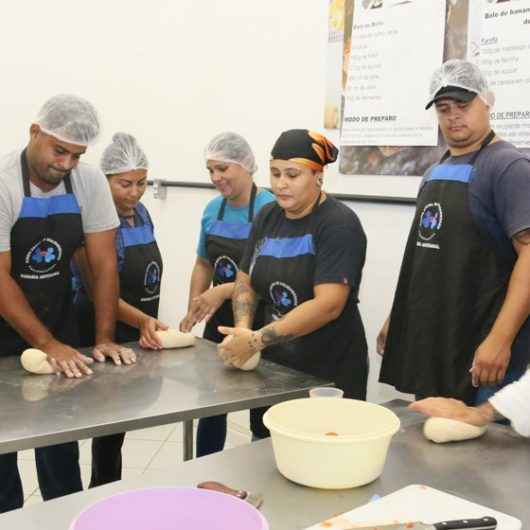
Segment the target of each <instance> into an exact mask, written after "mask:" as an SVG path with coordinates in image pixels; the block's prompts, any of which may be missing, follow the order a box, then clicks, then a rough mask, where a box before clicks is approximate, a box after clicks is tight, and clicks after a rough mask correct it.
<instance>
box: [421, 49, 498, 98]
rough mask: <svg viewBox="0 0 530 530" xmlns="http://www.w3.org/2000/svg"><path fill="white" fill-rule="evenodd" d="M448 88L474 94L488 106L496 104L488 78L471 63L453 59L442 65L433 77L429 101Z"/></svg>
mask: <svg viewBox="0 0 530 530" xmlns="http://www.w3.org/2000/svg"><path fill="white" fill-rule="evenodd" d="M448 86H450V87H457V88H463V89H464V90H468V91H469V92H474V93H475V94H477V95H478V96H479V97H480V98H481V99H482V100H483V101H484V103H486V105H488V106H492V105H493V103H494V97H493V93H492V92H490V89H489V85H488V81H487V79H486V77H485V76H484V74H483V73H482V72H481V71H480V69H479V67H478V66H477V65H475V64H473V63H471V62H469V61H463V60H462V59H451V60H449V61H446V62H445V63H444V64H442V66H440V68H438V69H437V70H436V71H435V72H434V73H433V75H432V77H431V85H430V90H429V100H430V101H431V100H432V99H433V98H434V97H435V96H436V94H437V92H438V91H439V90H441V89H442V88H445V87H448Z"/></svg>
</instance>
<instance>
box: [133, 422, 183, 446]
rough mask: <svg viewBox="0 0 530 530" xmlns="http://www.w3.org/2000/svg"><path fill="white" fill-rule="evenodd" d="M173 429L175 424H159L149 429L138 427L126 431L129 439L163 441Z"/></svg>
mask: <svg viewBox="0 0 530 530" xmlns="http://www.w3.org/2000/svg"><path fill="white" fill-rule="evenodd" d="M174 430H175V424H174V423H172V424H169V425H160V426H158V427H151V428H150V429H138V430H137V431H130V432H128V433H127V438H129V439H131V440H153V441H160V442H164V441H166V440H167V439H168V437H169V436H170V435H171V434H172V433H173V431H174Z"/></svg>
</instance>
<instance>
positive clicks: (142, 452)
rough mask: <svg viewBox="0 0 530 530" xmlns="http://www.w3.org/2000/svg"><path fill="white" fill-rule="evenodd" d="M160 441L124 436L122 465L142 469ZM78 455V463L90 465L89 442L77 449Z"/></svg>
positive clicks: (90, 448)
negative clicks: (133, 438)
mask: <svg viewBox="0 0 530 530" xmlns="http://www.w3.org/2000/svg"><path fill="white" fill-rule="evenodd" d="M162 443H163V442H160V441H155V440H132V439H130V438H128V437H126V438H125V441H124V442H123V447H122V460H123V466H124V467H136V468H142V469H143V468H144V467H145V466H146V465H147V464H148V463H149V460H151V458H152V457H153V456H154V454H155V453H156V452H157V451H158V449H159V448H160V446H161V445H162ZM79 455H80V456H79V463H80V464H81V465H89V466H90V465H91V464H92V446H91V444H85V445H83V446H82V447H81V448H80V450H79Z"/></svg>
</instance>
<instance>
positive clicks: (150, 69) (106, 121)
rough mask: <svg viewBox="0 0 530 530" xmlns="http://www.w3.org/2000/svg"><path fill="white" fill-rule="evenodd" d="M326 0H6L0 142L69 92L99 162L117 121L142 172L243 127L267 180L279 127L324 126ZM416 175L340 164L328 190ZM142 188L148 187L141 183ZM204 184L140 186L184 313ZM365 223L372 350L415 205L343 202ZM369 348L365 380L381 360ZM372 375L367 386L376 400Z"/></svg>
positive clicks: (393, 185) (402, 182)
mask: <svg viewBox="0 0 530 530" xmlns="http://www.w3.org/2000/svg"><path fill="white" fill-rule="evenodd" d="M327 7H328V1H327V0H266V1H257V0H250V1H249V0H208V1H205V2H201V1H199V0H178V1H175V0H150V1H149V2H145V1H143V0H112V1H109V0H92V1H91V2H85V3H75V2H71V1H70V0H50V1H48V2H37V1H33V2H29V3H28V2H9V3H8V5H7V4H6V7H5V9H4V10H3V14H2V18H1V20H0V49H2V50H3V53H2V54H1V57H0V71H1V72H2V81H3V82H2V97H1V98H0V117H1V125H0V146H1V147H0V150H1V151H2V152H7V151H9V150H11V149H12V148H14V147H16V146H19V145H22V144H23V143H25V141H26V139H27V131H28V127H29V124H30V123H31V120H32V119H33V118H34V117H35V115H36V113H37V111H38V109H39V107H40V106H41V104H42V103H43V102H44V101H45V100H46V99H47V98H48V97H50V96H52V95H54V94H57V93H65V92H70V93H77V94H79V95H82V96H84V97H86V98H88V99H89V100H91V101H92V102H93V103H94V104H95V106H96V107H97V108H98V109H99V111H100V115H101V119H102V124H103V132H102V136H101V139H100V141H99V143H98V144H97V145H96V146H94V147H93V148H91V149H90V150H89V152H88V153H87V155H86V159H87V160H88V161H92V162H97V161H98V159H99V154H100V153H101V151H102V149H103V148H104V146H105V145H106V144H107V143H108V142H109V140H110V137H111V136H112V133H113V132H115V131H116V130H125V131H127V132H131V133H133V134H135V135H136V136H137V137H138V139H139V140H140V143H141V144H142V145H143V147H144V148H145V150H146V152H147V153H148V155H149V158H150V160H151V164H152V167H151V171H150V175H151V177H157V178H167V179H173V180H195V181H206V179H207V176H206V173H205V171H204V161H203V159H202V150H203V147H204V144H205V143H206V142H207V141H208V140H209V138H210V137H211V136H213V135H214V134H216V133H217V132H219V131H221V130H227V129H229V130H235V131H238V132H240V133H241V134H243V135H245V136H246V137H247V138H248V140H249V142H250V144H251V145H252V146H253V148H254V150H255V152H256V155H257V159H258V163H259V166H260V168H261V169H260V170H259V172H258V178H257V180H258V182H259V183H261V184H267V180H268V178H267V163H268V162H267V161H268V153H269V151H270V148H271V145H272V144H273V142H274V140H275V139H276V137H277V136H278V134H279V133H280V132H281V131H282V130H284V129H288V128H297V127H301V128H311V129H317V130H321V126H322V119H323V106H324V92H325V76H326V64H325V57H326V41H327ZM417 185H418V179H416V178H407V179H399V178H393V177H381V178H378V177H375V178H374V177H359V176H351V175H350V176H343V175H338V174H337V173H336V171H335V172H334V170H333V169H332V170H331V171H330V172H329V173H328V175H327V177H326V187H327V189H328V190H330V191H336V192H345V193H361V194H362V193H365V194H373V193H376V194H383V195H408V196H412V195H414V193H415V190H416V187H417ZM150 193H151V192H149V193H148V194H150ZM210 196H211V193H210V192H208V191H198V190H183V189H174V188H173V189H170V190H169V194H168V198H167V199H166V200H165V201H158V200H153V199H152V197H148V198H147V201H146V202H147V204H148V206H149V207H150V209H151V212H152V215H153V217H154V220H155V222H156V224H157V229H158V238H159V241H160V245H161V247H162V249H163V253H164V257H165V264H166V271H165V275H164V292H163V297H162V316H163V318H165V319H166V320H168V322H170V323H172V324H176V323H177V322H178V319H179V318H180V317H181V316H182V315H183V313H184V310H185V304H186V297H187V285H188V280H189V272H190V270H191V267H192V264H193V261H194V251H195V245H196V238H197V230H198V227H199V219H200V213H201V211H202V209H203V207H204V204H205V203H206V201H207V200H208V198H209V197H210ZM350 206H352V207H353V208H354V209H355V210H356V211H357V212H358V214H359V216H360V218H361V220H362V223H363V225H364V227H365V230H366V232H367V235H368V241H369V246H368V260H367V264H366V268H365V277H364V283H363V288H362V292H361V295H362V312H363V316H364V321H365V324H366V328H367V333H368V340H369V343H370V348H371V350H372V351H373V345H374V340H375V336H376V333H377V330H378V328H379V326H380V325H381V323H382V321H383V320H384V318H385V316H386V313H387V311H388V310H389V306H390V302H391V298H392V291H393V289H394V284H395V278H396V275H397V273H398V268H399V263H400V259H401V254H402V249H403V244H404V240H405V236H406V233H407V232H408V224H409V222H410V218H411V216H412V208H411V207H408V206H381V205H373V204H360V203H352V204H351V205H350ZM378 365H379V363H378V360H377V359H376V358H375V357H374V356H373V355H372V371H371V373H372V376H371V377H372V381H373V380H374V378H375V376H376V374H377V372H378ZM383 395H384V396H387V394H382V393H381V391H380V390H379V388H378V387H377V386H376V385H374V384H372V385H371V387H370V397H371V398H372V399H380V398H381V396H383Z"/></svg>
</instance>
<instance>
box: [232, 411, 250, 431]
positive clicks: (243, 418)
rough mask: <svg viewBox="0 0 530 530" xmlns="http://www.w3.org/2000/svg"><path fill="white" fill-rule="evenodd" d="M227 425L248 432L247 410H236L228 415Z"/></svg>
mask: <svg viewBox="0 0 530 530" xmlns="http://www.w3.org/2000/svg"><path fill="white" fill-rule="evenodd" d="M228 425H229V426H234V427H238V428H239V429H240V430H247V431H248V430H249V418H248V410H238V411H237V412H231V413H230V414H229V415H228Z"/></svg>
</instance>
